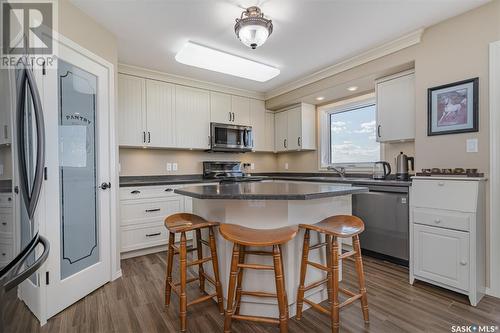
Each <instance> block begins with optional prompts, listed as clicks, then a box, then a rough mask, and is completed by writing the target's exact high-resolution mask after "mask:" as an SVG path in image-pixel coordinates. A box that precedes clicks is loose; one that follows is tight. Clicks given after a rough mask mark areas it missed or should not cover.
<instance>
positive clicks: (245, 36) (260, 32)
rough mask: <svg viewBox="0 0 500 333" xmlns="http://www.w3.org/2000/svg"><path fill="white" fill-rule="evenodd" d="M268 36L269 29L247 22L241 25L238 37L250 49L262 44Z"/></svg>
mask: <svg viewBox="0 0 500 333" xmlns="http://www.w3.org/2000/svg"><path fill="white" fill-rule="evenodd" d="M268 37H269V30H268V29H267V28H266V27H263V26H262V25H258V24H249V25H245V26H243V27H241V29H240V31H239V33H238V38H239V39H240V40H241V42H242V43H243V44H245V45H247V46H248V47H251V48H252V49H255V48H256V47H258V46H261V45H262V44H264V43H265V42H266V40H267V38H268Z"/></svg>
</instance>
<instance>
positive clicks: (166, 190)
mask: <svg viewBox="0 0 500 333" xmlns="http://www.w3.org/2000/svg"><path fill="white" fill-rule="evenodd" d="M173 190H174V189H173V188H170V187H169V188H166V189H165V192H172V191H173Z"/></svg>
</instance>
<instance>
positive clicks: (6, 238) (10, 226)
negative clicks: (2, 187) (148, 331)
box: [0, 193, 14, 268]
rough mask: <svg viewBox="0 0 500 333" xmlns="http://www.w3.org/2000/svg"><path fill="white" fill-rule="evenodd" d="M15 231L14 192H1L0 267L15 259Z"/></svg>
mask: <svg viewBox="0 0 500 333" xmlns="http://www.w3.org/2000/svg"><path fill="white" fill-rule="evenodd" d="M13 233H14V219H13V214H12V194H10V193H0V268H2V267H3V266H5V265H6V264H8V263H9V262H10V261H11V260H12V259H13V258H12V257H13V255H14V238H13Z"/></svg>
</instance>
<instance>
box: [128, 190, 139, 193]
mask: <svg viewBox="0 0 500 333" xmlns="http://www.w3.org/2000/svg"><path fill="white" fill-rule="evenodd" d="M130 193H131V194H139V193H141V191H139V190H133V191H132V192H130Z"/></svg>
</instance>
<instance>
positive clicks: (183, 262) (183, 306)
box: [179, 232, 187, 332]
mask: <svg viewBox="0 0 500 333" xmlns="http://www.w3.org/2000/svg"><path fill="white" fill-rule="evenodd" d="M179 254H180V273H181V274H180V275H181V285H180V293H179V299H180V301H179V303H180V306H179V307H180V311H179V319H180V321H181V332H185V331H186V315H187V296H186V274H187V252H186V233H185V232H182V233H181V244H180V248H179Z"/></svg>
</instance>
